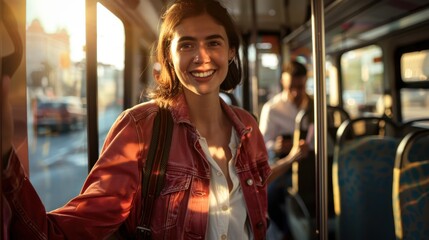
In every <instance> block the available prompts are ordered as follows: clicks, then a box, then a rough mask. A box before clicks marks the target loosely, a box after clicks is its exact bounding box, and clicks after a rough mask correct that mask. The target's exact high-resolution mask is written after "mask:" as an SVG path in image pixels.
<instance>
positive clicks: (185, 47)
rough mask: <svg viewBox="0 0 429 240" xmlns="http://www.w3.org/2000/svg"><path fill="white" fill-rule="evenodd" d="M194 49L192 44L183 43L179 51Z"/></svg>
mask: <svg viewBox="0 0 429 240" xmlns="http://www.w3.org/2000/svg"><path fill="white" fill-rule="evenodd" d="M191 48H192V44H190V43H183V44H180V46H179V49H180V50H187V49H191Z"/></svg>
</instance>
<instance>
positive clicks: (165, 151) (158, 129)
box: [137, 107, 173, 239]
mask: <svg viewBox="0 0 429 240" xmlns="http://www.w3.org/2000/svg"><path fill="white" fill-rule="evenodd" d="M172 133H173V118H172V117H171V113H170V111H169V110H168V109H167V108H164V107H160V108H159V112H158V114H157V115H156V117H155V120H154V123H153V132H152V139H151V142H150V148H149V152H148V155H147V160H146V164H145V167H144V169H143V177H142V183H141V188H142V190H141V191H142V206H143V207H142V215H141V219H140V224H139V226H137V239H150V235H151V230H150V219H151V216H152V209H153V203H154V201H155V198H156V197H157V196H158V195H159V193H160V191H161V189H162V186H163V184H164V178H165V170H166V168H167V162H168V155H169V152H170V145H171V136H172Z"/></svg>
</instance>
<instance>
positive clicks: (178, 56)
mask: <svg viewBox="0 0 429 240" xmlns="http://www.w3.org/2000/svg"><path fill="white" fill-rule="evenodd" d="M172 36H173V39H172V41H171V61H172V63H173V66H174V69H175V72H176V75H177V76H178V78H179V80H180V82H181V84H182V85H183V89H184V91H185V94H187V93H186V92H192V93H194V94H196V95H200V96H204V95H216V96H217V97H218V94H219V89H220V85H221V83H222V82H223V81H224V80H225V77H226V75H227V72H228V61H229V60H230V59H232V58H233V57H234V50H233V49H230V48H229V44H228V37H227V35H226V32H225V29H224V27H223V26H222V25H220V24H218V23H217V22H216V21H215V20H214V19H213V18H212V17H210V16H209V15H207V14H204V15H200V16H196V17H190V18H186V19H184V20H183V21H182V22H181V23H180V24H179V25H177V27H176V28H175V31H174V33H173V35H172Z"/></svg>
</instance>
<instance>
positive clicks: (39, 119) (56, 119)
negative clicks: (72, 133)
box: [33, 96, 86, 134]
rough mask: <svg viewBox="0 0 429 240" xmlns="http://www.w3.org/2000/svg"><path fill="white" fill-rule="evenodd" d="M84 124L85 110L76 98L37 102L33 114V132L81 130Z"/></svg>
mask: <svg viewBox="0 0 429 240" xmlns="http://www.w3.org/2000/svg"><path fill="white" fill-rule="evenodd" d="M85 122H86V109H85V107H84V105H83V104H82V101H81V100H80V98H78V97H71V96H67V97H61V98H58V99H49V100H39V101H38V103H37V107H36V109H35V112H34V121H33V125H34V130H35V132H36V133H37V134H39V133H40V132H41V131H42V130H50V131H57V132H65V131H69V130H71V129H76V128H82V127H83V126H84V125H85Z"/></svg>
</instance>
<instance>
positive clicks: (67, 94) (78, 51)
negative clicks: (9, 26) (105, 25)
mask: <svg viewBox="0 0 429 240" xmlns="http://www.w3.org/2000/svg"><path fill="white" fill-rule="evenodd" d="M26 21H27V22H26V26H27V27H26V29H27V30H26V51H27V52H26V68H27V77H26V78H27V114H28V121H27V124H28V153H29V175H30V179H31V182H32V183H33V185H34V187H35V189H36V191H37V192H38V194H39V196H40V197H41V199H42V201H43V203H44V204H45V206H46V210H48V211H49V210H52V209H55V208H57V207H59V206H62V205H63V204H65V203H66V202H67V201H68V200H70V199H71V197H73V196H75V195H77V194H78V193H79V191H80V189H81V187H82V184H83V181H84V180H85V178H86V175H87V172H88V166H87V162H88V160H87V151H86V149H87V146H86V143H87V135H86V127H85V126H86V125H85V123H86V115H85V113H86V110H85V105H86V104H85V95H84V94H85V92H86V85H85V82H84V78H85V73H86V67H85V52H84V49H85V1H84V0H76V1H64V0H61V1H59V0H45V1H39V0H27V12H26ZM64 186H67V191H64Z"/></svg>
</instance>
